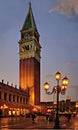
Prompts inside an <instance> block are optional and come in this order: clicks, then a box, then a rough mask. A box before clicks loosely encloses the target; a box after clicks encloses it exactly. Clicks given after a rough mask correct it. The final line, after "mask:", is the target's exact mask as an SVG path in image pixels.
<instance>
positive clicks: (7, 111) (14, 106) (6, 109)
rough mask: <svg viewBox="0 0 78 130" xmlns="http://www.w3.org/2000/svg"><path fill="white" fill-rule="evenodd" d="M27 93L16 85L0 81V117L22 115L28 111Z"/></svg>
mask: <svg viewBox="0 0 78 130" xmlns="http://www.w3.org/2000/svg"><path fill="white" fill-rule="evenodd" d="M28 99H29V95H28V92H27V91H23V90H21V89H18V88H17V86H15V87H14V86H13V84H12V85H9V84H8V82H7V84H5V83H4V81H3V80H2V82H0V117H6V116H20V115H21V116H24V115H26V113H28V112H29V104H28Z"/></svg>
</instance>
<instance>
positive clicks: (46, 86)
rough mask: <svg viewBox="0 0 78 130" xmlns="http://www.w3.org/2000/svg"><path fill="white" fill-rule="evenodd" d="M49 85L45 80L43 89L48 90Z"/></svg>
mask: <svg viewBox="0 0 78 130" xmlns="http://www.w3.org/2000/svg"><path fill="white" fill-rule="evenodd" d="M49 87H50V85H49V83H47V82H46V83H44V89H45V90H48V89H49Z"/></svg>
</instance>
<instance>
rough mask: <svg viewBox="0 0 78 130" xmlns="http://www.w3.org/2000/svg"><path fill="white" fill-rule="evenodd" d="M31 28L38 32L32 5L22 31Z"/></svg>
mask: <svg viewBox="0 0 78 130" xmlns="http://www.w3.org/2000/svg"><path fill="white" fill-rule="evenodd" d="M30 28H34V29H36V31H37V27H36V24H35V20H34V16H33V12H32V8H31V3H29V10H28V14H27V17H26V19H25V22H24V25H23V27H22V30H28V29H30Z"/></svg>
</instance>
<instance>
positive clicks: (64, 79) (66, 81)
mask: <svg viewBox="0 0 78 130" xmlns="http://www.w3.org/2000/svg"><path fill="white" fill-rule="evenodd" d="M68 83H69V79H68V78H67V77H65V78H63V79H62V84H63V85H64V86H67V85H68Z"/></svg>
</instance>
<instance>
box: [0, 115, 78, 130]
mask: <svg viewBox="0 0 78 130" xmlns="http://www.w3.org/2000/svg"><path fill="white" fill-rule="evenodd" d="M4 120H6V122H5V124H4ZM9 120H10V121H9ZM15 120H16V121H15ZM8 121H9V123H8V124H7V119H3V121H2V124H1V126H0V130H9V129H10V130H14V129H20V130H23V129H28V130H29V129H33V130H39V129H40V130H41V129H42V130H43V129H53V127H54V124H55V123H54V122H52V121H46V120H45V119H44V118H41V117H40V119H39V118H38V117H37V118H36V120H35V123H33V122H32V119H31V118H20V120H19V118H14V119H13V118H12V119H8ZM60 129H65V130H71V129H72V130H78V116H77V117H73V118H72V119H71V120H70V122H68V121H67V119H66V118H65V117H61V118H60Z"/></svg>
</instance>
